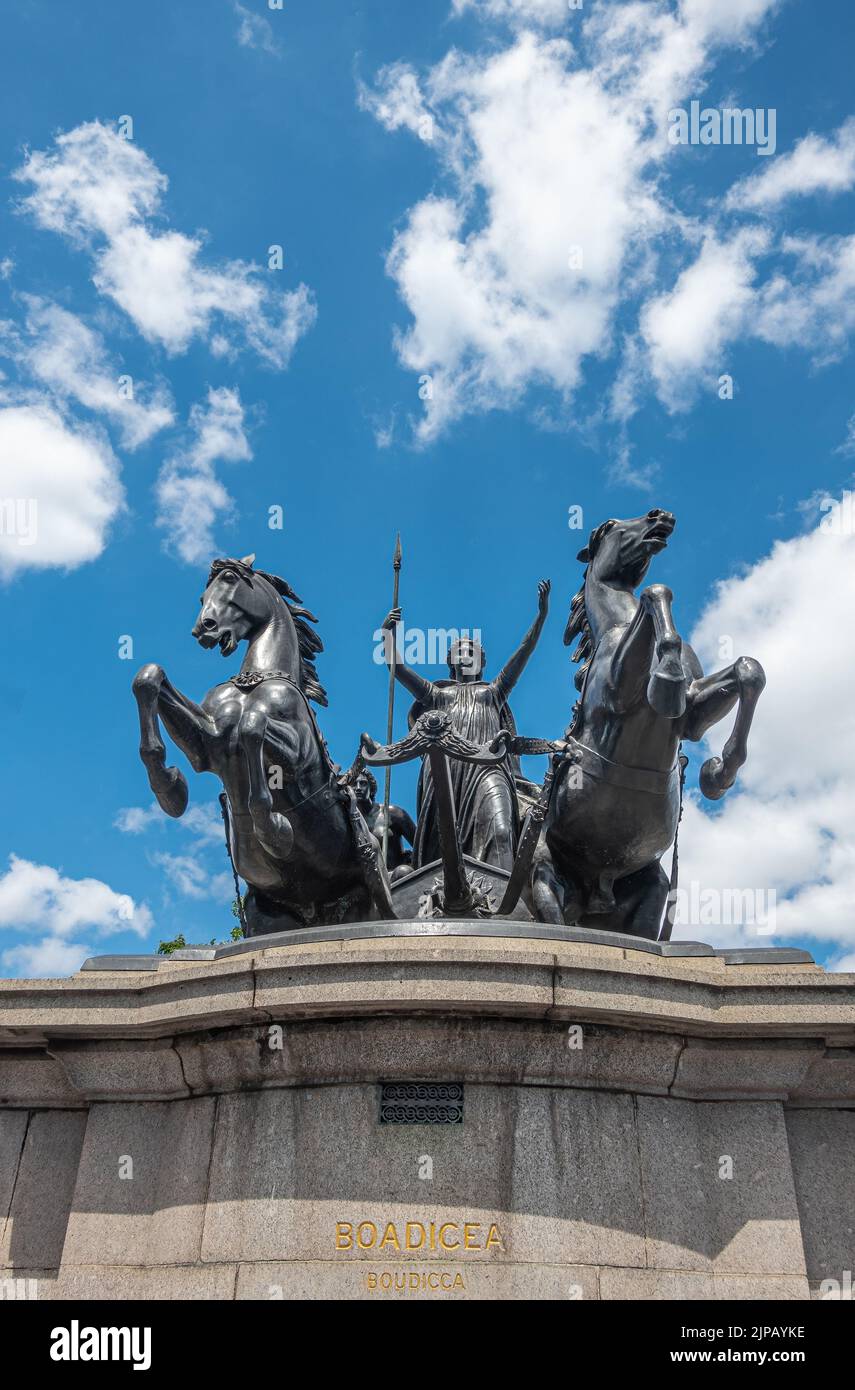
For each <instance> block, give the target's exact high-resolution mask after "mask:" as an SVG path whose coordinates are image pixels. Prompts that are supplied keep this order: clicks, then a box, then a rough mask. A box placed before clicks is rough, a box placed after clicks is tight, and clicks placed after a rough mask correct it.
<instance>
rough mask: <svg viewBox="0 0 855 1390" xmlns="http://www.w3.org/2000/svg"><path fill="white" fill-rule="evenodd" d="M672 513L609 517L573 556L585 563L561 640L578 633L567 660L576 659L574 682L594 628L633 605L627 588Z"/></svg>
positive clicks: (658, 545) (667, 530)
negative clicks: (573, 647)
mask: <svg viewBox="0 0 855 1390" xmlns="http://www.w3.org/2000/svg"><path fill="white" fill-rule="evenodd" d="M675 525H676V519H675V517H674V515H673V513H671V512H666V511H663V510H662V508H661V507H652V508H651V510H650V511H649V512H646V513H645V515H644V516H635V517H631V518H630V519H629V520H628V521H618V520H616V519H615V518H614V517H613V518H612V519H611V520H609V521H604V522H603V523H602V524H601V525H600V526H597V527H595V529H594V530H593V531H592V532H591V534H590V536H589V538H588V544H587V545H585V546H583V547H582V549H581V550H580V551H579V554H578V555H577V556H576V558H577V560H581V561H582V562H583V564H585V565H586V566H587V568H586V570H585V574H584V577H583V579H582V583H581V586H580V588H579V590H578V591H577V593H576V594H574V596H573V598H572V600H571V603H570V614H569V616H568V618H567V626H566V627H565V629H564V645H565V647H569V646H570V644H571V642H573V641H575V639H576V638H578V639H579V645H578V647H577V648H576V651H575V652H574V653H573V661H574V662H581V663H582V664H581V666H580V668H579V670H578V672H577V673H576V679H575V685H576V688H577V689H578V690H581V689H582V686H583V684H584V680H585V675H586V672H587V669H588V666H589V664H590V660H591V656H592V654H593V652H594V649H595V647H596V644H597V641H598V639H599V635H600V633H601V632H602V631H603V630H604V629H605V628H606V627H608V626H610V625H612V624H613V623H616V622H618V621H621V620H622V621H629V618H630V617H631V614H632V611H633V610H634V608H635V606H636V600H635V598H634V597H633V590H634V589H635V588H636V587H637V586H638V585H639V584H640V583H641V581H642V579H643V578H644V576H645V575H646V573H647V570H648V567H649V565H650V561H651V560H652V559H653V556H654V555H658V553H659V551H660V550H664V549H665V547H666V545H667V544H668V540H669V537H670V535H671V532H672V531H673V530H674V527H675Z"/></svg>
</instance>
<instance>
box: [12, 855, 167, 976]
mask: <svg viewBox="0 0 855 1390" xmlns="http://www.w3.org/2000/svg"><path fill="white" fill-rule="evenodd" d="M153 925H154V923H153V921H152V917H151V913H150V912H149V909H148V907H147V906H146V905H145V904H144V903H135V902H134V900H133V898H131V897H130V896H129V895H128V894H127V893H116V892H115V891H114V890H113V889H112V888H110V887H108V885H107V884H106V883H102V882H101V881H100V879H97V878H82V879H72V878H66V877H64V876H63V875H62V874H61V873H60V872H59V871H58V870H57V869H54V868H51V867H49V866H48V865H47V864H33V863H31V862H30V861H29V860H27V859H20V858H19V857H18V856H17V855H15V854H13V855H11V856H10V860H9V868H8V869H7V871H6V873H5V874H3V875H2V877H0V928H7V929H10V930H12V931H23V932H27V933H28V934H31V935H32V934H38V935H39V940H37V941H28V942H26V943H24V944H22V945H20V946H13V947H10V948H9V949H7V950H6V951H4V952H3V955H2V963H3V968H4V969H15V970H16V971H18V972H20V973H25V974H39V973H43V972H46V973H55V974H68V973H69V972H71V971H73V970H75V969H77V968H78V966H79V965H80V963H81V961H82V960H83V958H84V957H85V956H86V955H87V954H89V951H90V948H89V947H88V946H85V945H82V944H80V943H79V942H77V941H75V940H74V939H73V938H74V937H75V936H76V935H77V933H78V932H79V931H81V930H83V931H94V932H95V934H96V935H97V936H100V937H103V936H110V935H114V934H116V933H119V932H128V931H131V932H135V933H136V934H137V935H138V936H147V935H148V933H149V932H150V931H151V930H152V928H153ZM42 933H43V935H42Z"/></svg>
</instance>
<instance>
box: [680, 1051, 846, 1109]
mask: <svg viewBox="0 0 855 1390" xmlns="http://www.w3.org/2000/svg"><path fill="white" fill-rule="evenodd" d="M823 1051H824V1048H823V1045H822V1044H821V1043H820V1042H808V1041H804V1042H802V1041H799V1042H789V1041H787V1040H786V1039H783V1038H777V1039H774V1040H772V1039H770V1040H769V1041H768V1042H763V1043H759V1042H749V1041H747V1040H746V1039H743V1038H740V1039H738V1040H737V1039H729V1038H717V1039H715V1040H714V1041H710V1039H708V1038H689V1039H688V1040H687V1042H686V1046H685V1047H684V1048H683V1049H682V1051H681V1053H680V1060H679V1063H678V1065H677V1074H676V1076H675V1077H674V1083H673V1085H672V1087H671V1095H673V1096H687V1097H690V1098H698V1099H702V1098H706V1099H708V1100H730V1099H739V1098H740V1097H742V1096H751V1097H752V1098H755V1099H762V1100H783V1099H786V1097H787V1096H788V1095H789V1094H790V1093H791V1091H793V1090H794V1089H796V1088H797V1087H798V1086H799V1085H800V1084H801V1083H802V1081H803V1079H804V1077H805V1076H806V1074H807V1072H808V1071H809V1069H810V1067H811V1066H812V1065H813V1063H814V1062H816V1061H817V1059H818V1058H819V1057H821V1056H822V1053H823Z"/></svg>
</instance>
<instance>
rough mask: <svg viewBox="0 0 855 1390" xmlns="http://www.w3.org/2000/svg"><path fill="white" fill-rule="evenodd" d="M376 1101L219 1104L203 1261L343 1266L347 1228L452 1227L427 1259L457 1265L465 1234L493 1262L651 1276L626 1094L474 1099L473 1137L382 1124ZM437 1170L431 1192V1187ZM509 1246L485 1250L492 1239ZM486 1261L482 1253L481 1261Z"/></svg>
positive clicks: (322, 1097)
mask: <svg viewBox="0 0 855 1390" xmlns="http://www.w3.org/2000/svg"><path fill="white" fill-rule="evenodd" d="M377 1104H378V1095H377V1089H376V1087H368V1086H358V1087H354V1086H347V1087H323V1088H320V1089H317V1090H312V1091H304V1090H302V1089H295V1090H283V1091H263V1092H257V1093H254V1094H251V1095H232V1096H226V1097H223V1099H222V1100H221V1101H220V1105H219V1109H218V1116H217V1130H216V1138H215V1143H214V1155H213V1161H212V1164H211V1176H210V1186H209V1200H208V1209H207V1214H206V1220H205V1232H204V1240H203V1247H202V1257H203V1259H205V1260H217V1261H223V1260H225V1261H229V1260H241V1261H243V1260H258V1259H263V1260H279V1261H281V1260H288V1259H296V1260H307V1259H326V1258H330V1257H331V1256H335V1255H336V1253H337V1252H336V1227H337V1224H339V1223H348V1224H349V1225H351V1226H352V1227H354V1228H356V1227H357V1226H358V1225H359V1223H361V1222H369V1223H373V1224H374V1225H375V1226H376V1227H377V1238H376V1241H375V1242H374V1244H373V1246H367V1247H366V1248H361V1249H360V1248H358V1244H357V1243H356V1242H354V1248H352V1249H351V1250H350V1251H348V1252H346V1253H347V1258H348V1259H351V1260H353V1261H359V1260H369V1259H374V1260H376V1259H377V1258H378V1256H380V1255H382V1256H383V1257H384V1258H387V1257H388V1258H391V1257H394V1258H395V1259H402V1258H406V1257H407V1252H406V1251H405V1250H403V1249H402V1250H401V1251H400V1252H398V1251H396V1250H395V1247H394V1243H390V1244H388V1245H386V1247H385V1248H384V1249H383V1250H382V1251H381V1250H380V1242H381V1240H382V1237H383V1234H384V1233H385V1231H386V1228H387V1227H388V1224H389V1223H393V1224H394V1225H395V1228H396V1237H397V1241H398V1243H399V1244H403V1242H404V1240H405V1237H404V1236H402V1234H401V1232H402V1231H403V1230H404V1228H405V1226H406V1223H407V1222H411V1223H416V1222H419V1223H422V1224H424V1225H426V1226H429V1224H430V1223H431V1222H433V1223H434V1225H435V1227H436V1229H437V1231H438V1230H439V1227H440V1226H442V1225H443V1224H444V1223H452V1224H454V1225H455V1226H457V1227H459V1228H461V1229H460V1230H456V1231H454V1232H447V1233H446V1238H445V1245H446V1248H445V1249H443V1248H442V1241H441V1240H438V1241H437V1244H436V1248H435V1249H433V1250H431V1249H426V1250H425V1251H424V1252H423V1258H424V1259H425V1260H427V1261H434V1262H436V1261H441V1260H442V1259H447V1258H448V1257H449V1255H450V1254H453V1253H454V1252H453V1250H452V1249H451V1248H449V1243H450V1242H451V1241H452V1240H459V1241H460V1242H462V1241H463V1239H464V1236H463V1234H462V1227H463V1225H464V1223H470V1224H472V1225H473V1226H475V1225H477V1227H478V1231H477V1233H474V1234H473V1240H477V1241H479V1242H480V1247H478V1246H476V1247H475V1252H476V1253H477V1257H478V1258H479V1259H481V1260H485V1259H489V1260H490V1261H496V1262H499V1263H501V1262H504V1261H532V1262H537V1263H567V1264H592V1265H593V1264H598V1263H622V1264H627V1265H630V1264H641V1263H643V1254H644V1241H643V1234H642V1219H641V1190H640V1181H639V1170H638V1153H637V1144H636V1136H635V1126H634V1116H633V1109H632V1101H631V1099H630V1098H629V1097H628V1096H622V1095H607V1094H600V1093H598V1092H590V1091H572V1090H566V1091H561V1092H558V1091H551V1090H549V1089H547V1088H540V1087H495V1086H473V1087H468V1088H467V1093H466V1111H465V1121H464V1124H463V1126H461V1127H458V1126H449V1127H444V1126H435V1127H430V1128H428V1129H412V1128H411V1127H409V1126H403V1125H401V1126H398V1125H388V1126H380V1125H378V1124H377ZM424 1158H429V1159H430V1160H431V1161H432V1165H433V1177H432V1179H431V1180H427V1181H426V1180H422V1179H420V1178H419V1166H420V1162H421V1161H422V1160H423V1159H424ZM494 1224H495V1225H496V1226H497V1228H498V1237H499V1238H498V1240H497V1241H496V1242H494V1243H493V1244H492V1245H491V1247H490V1248H484V1247H485V1243H486V1240H487V1236H488V1234H489V1230H490V1227H491V1226H492V1225H494ZM473 1258H474V1255H473Z"/></svg>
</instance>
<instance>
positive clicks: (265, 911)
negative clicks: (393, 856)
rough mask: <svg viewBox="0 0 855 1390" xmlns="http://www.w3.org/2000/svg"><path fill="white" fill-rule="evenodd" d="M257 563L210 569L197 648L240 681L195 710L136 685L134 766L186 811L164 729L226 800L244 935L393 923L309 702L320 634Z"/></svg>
mask: <svg viewBox="0 0 855 1390" xmlns="http://www.w3.org/2000/svg"><path fill="white" fill-rule="evenodd" d="M254 559H255V557H254V556H253V555H247V556H246V557H245V558H244V559H242V560H215V561H214V562H213V564H212V566H211V572H210V574H209V576H208V584H207V588H206V589H205V592H204V594H203V595H202V599H201V605H202V606H201V611H200V613H199V617H198V619H197V621H196V624H195V626H194V628H193V636H194V637H195V638H196V639H197V641H199V642H200V643H201V645H202V646H203V647H210V648H213V647H219V649H220V651H221V653H222V655H223V656H224V657H229V656H231V655H232V654H233V653H234V652H235V651H236V650H237V647H238V645H239V644H240V643H241V642H244V641H245V642H246V643H247V649H246V654H245V656H244V659H243V663H242V665H241V668H240V671H239V672H238V673H237V674H235V675H233V676H230V677H229V678H228V680H226V681H225V682H224V683H223V684H221V685H216V686H214V688H213V689H212V690H209V692H208V694H207V695H206V696H205V698H204V700H203V701H202V703H201V704H199V705H197V704H194V703H193V701H192V700H188V699H187V697H186V696H185V695H182V694H181V692H180V691H178V690H176V689H175V687H174V686H173V685H172V684H171V683H170V681H169V680H168V679H167V677H166V674H165V672H164V671H163V668H162V667H160V666H156V665H153V664H150V665H147V666H143V668H142V670H141V671H139V673H138V674H137V676H136V678H135V680H134V687H133V688H134V694H135V696H136V699H137V704H138V707H139V715H140V757H141V758H142V760H143V762H144V763H145V765H146V768H147V770H148V777H149V782H150V784H151V788H152V791H153V792H154V794H155V796H156V797H157V800H158V802H159V804H160V806H161V807H162V808H163V810H164V811H166V812H167V814H168V815H170V816H180V815H183V813H184V811H185V810H186V807H187V798H188V791H187V782H186V779H185V778H184V775H183V774H182V773H181V772H180V771H179V770H178V768H175V767H167V766H166V758H165V751H166V750H165V748H164V744H163V740H162V738H161V735H160V728H159V721H162V722H163V724H164V726H165V727H166V729H167V731H168V732H169V734H170V736H171V737H172V738H173V739H174V741H175V743H177V745H178V747H179V748H180V749H181V750H182V752H183V753H185V754H186V756H187V758H188V759H189V762H190V764H191V766H192V767H193V769H194V771H196V772H214V773H216V775H217V776H218V777H219V778H220V780H221V781H222V783H223V786H224V788H225V792H226V796H227V801H228V821H229V849H230V853H231V856H232V862H233V864H234V866H235V869H236V871H237V873H239V874H240V875H241V877H242V878H243V879H245V881H246V883H247V884H248V885H249V893H248V895H247V903H246V908H245V912H246V929H247V934H248V935H254V934H256V933H257V932H262V931H275V930H281V929H284V928H287V927H298V926H309V925H314V924H324V923H331V922H347V921H362V920H364V919H365V918H367V917H369V916H372V915H375V916H379V917H393V916H394V915H395V914H394V909H393V907H392V904H391V899H390V896H389V883H388V876H387V874H386V871H385V869H384V867H383V866H382V864H381V861H380V855H379V851H378V847H377V842H376V840H375V839H374V836H373V835H372V834H371V832H370V830H369V829H368V826H367V825H366V824H365V821H364V820H363V818H362V815H361V814H360V811H359V808H358V806H357V802H356V797H355V795H354V793H353V791H352V789H350V788H349V787H347V786H344V785H342V783H341V780H340V778H339V775H338V768H337V767H336V766H335V765H334V764H333V762H332V760H331V758H330V755H329V752H328V751H327V747H326V744H325V742H324V739H323V736H322V734H321V732H320V730H319V728H318V726H317V723H316V720H315V716H314V713H313V711H312V708H311V706H310V704H309V701H310V700H313V701H314V702H315V703H317V704H320V705H325V704H326V703H327V698H326V693H325V692H324V689H323V687H322V685H321V684H320V682H319V680H318V675H317V671H316V669H315V664H314V658H315V656H316V655H317V653H318V652H320V651H322V650H323V644H322V642H321V640H320V638H319V637H318V635H317V633H316V632H315V631H314V629H313V626H312V625H313V624H314V623H315V622H316V621H317V619H316V618H315V617H314V615H313V614H312V613H310V612H309V610H308V608H304V607H303V605H302V601H301V599H300V598H299V597H298V595H297V594H295V593H294V591H293V589H292V588H291V586H290V585H289V584H288V583H287V582H286V581H285V580H283V579H279V578H278V577H277V576H276V575H273V574H265V573H264V572H263V571H261V570H255V569H253V567H252V566H253V561H254Z"/></svg>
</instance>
